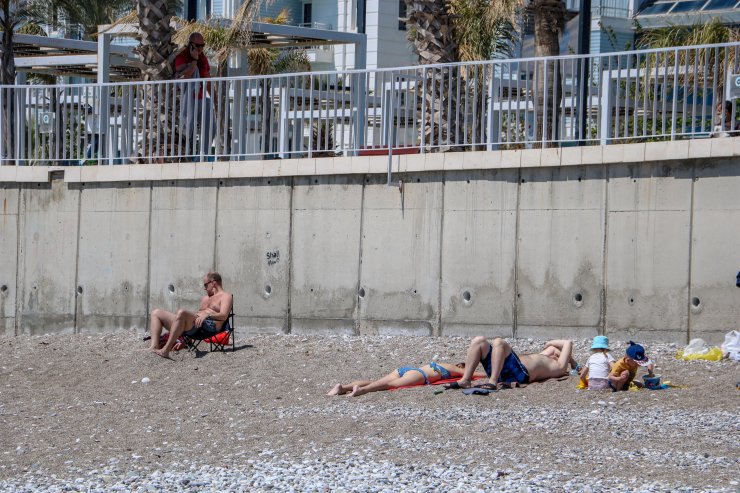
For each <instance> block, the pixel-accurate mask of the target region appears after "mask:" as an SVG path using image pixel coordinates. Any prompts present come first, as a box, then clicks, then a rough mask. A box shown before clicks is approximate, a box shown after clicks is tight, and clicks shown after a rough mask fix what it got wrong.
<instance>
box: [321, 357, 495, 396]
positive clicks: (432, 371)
mask: <svg viewBox="0 0 740 493" xmlns="http://www.w3.org/2000/svg"><path fill="white" fill-rule="evenodd" d="M464 372H465V363H458V364H457V365H451V364H449V363H437V362H435V361H432V362H431V363H429V364H428V365H424V366H422V367H419V368H417V367H415V366H402V367H401V368H399V369H397V370H393V371H392V372H390V373H389V374H388V375H386V376H384V377H383V378H381V379H379V380H375V381H374V382H373V381H370V380H355V381H354V382H352V383H348V384H346V385H342V384H341V383H338V384H336V385H335V386H334V387H332V389H331V390H330V391H329V392H328V393H327V394H326V395H343V394H346V393H347V392H351V393H350V394H349V395H351V396H353V397H357V396H360V395H362V394H367V393H368V392H377V391H379V390H388V389H397V388H399V387H405V386H408V385H420V384H424V385H429V384H432V383H434V382H436V381H438V380H448V379H450V378H460V377H461V376H462V375H463V373H464ZM474 376H475V377H485V376H486V374H485V373H484V372H482V371H477V372H475V373H474Z"/></svg>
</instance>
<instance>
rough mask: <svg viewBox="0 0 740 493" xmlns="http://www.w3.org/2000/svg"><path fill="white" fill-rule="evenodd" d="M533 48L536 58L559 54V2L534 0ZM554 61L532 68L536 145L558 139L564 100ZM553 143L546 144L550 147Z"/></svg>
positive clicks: (562, 13)
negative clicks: (535, 106)
mask: <svg viewBox="0 0 740 493" xmlns="http://www.w3.org/2000/svg"><path fill="white" fill-rule="evenodd" d="M531 8H533V9H534V23H535V26H534V46H535V56H537V57H554V56H558V55H559V54H560V34H561V33H562V31H563V28H564V27H565V4H564V3H563V2H562V1H560V0H534V2H533V3H532V6H531ZM557 64H558V62H557V61H556V60H549V61H547V62H545V61H539V62H537V65H536V68H535V78H536V81H537V84H536V91H537V94H536V101H537V110H536V111H537V118H536V119H535V132H536V133H535V135H536V140H537V142H542V141H543V139H544V140H547V139H551V138H552V137H553V136H554V137H555V138H556V139H557V138H558V135H559V134H558V128H557V125H558V121H559V113H560V102H561V100H562V97H563V91H562V84H561V79H562V76H561V72H560V70H556V66H557ZM551 145H552V144H547V143H546V144H545V145H543V147H546V146H547V147H549V146H551Z"/></svg>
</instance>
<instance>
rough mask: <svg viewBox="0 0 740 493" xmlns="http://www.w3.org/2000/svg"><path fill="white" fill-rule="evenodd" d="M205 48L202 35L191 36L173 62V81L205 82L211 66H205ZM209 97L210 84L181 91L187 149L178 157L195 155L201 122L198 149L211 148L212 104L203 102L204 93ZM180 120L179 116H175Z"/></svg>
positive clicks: (207, 149) (200, 84)
mask: <svg viewBox="0 0 740 493" xmlns="http://www.w3.org/2000/svg"><path fill="white" fill-rule="evenodd" d="M205 46H206V42H205V39H204V38H203V35H202V34H201V33H198V32H194V33H192V34H191V35H190V37H189V38H188V44H187V46H185V47H184V48H183V49H182V50H180V52H179V53H178V54H177V56H176V57H175V62H174V67H173V69H174V78H175V79H205V78H208V77H210V75H211V65H210V64H209V63H208V57H207V56H206V55H205V53H204V49H205ZM203 86H205V89H206V90H207V91H208V93H209V94H210V92H211V83H210V82H205V83H202V82H198V83H195V84H187V85H186V86H185V87H184V90H185V94H183V96H184V97H183V98H182V101H183V104H184V107H183V115H182V116H184V118H181V120H182V121H183V124H181V126H182V127H184V131H185V132H186V135H185V136H183V137H182V144H183V146H184V145H185V142H186V141H187V142H188V146H187V149H183V148H182V147H181V148H180V149H178V150H177V153H178V154H183V153H184V154H190V155H192V154H194V152H195V142H194V140H195V136H196V135H197V134H196V133H195V130H196V128H198V127H199V126H200V123H201V122H203V128H202V129H201V130H202V132H201V134H200V141H201V146H203V145H204V144H205V153H206V154H208V151H209V149H210V147H211V141H212V140H213V135H212V134H211V104H210V99H208V98H205V100H204V97H203V96H204V95H203V89H204V87H203ZM178 117H180V115H178Z"/></svg>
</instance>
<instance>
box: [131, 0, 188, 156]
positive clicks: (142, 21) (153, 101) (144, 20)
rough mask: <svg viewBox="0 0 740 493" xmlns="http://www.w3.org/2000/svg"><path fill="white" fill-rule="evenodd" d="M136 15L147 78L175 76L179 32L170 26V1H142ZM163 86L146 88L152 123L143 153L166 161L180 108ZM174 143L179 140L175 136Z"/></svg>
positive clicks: (148, 129)
mask: <svg viewBox="0 0 740 493" xmlns="http://www.w3.org/2000/svg"><path fill="white" fill-rule="evenodd" d="M136 14H137V16H138V18H139V26H140V28H139V29H140V34H141V45H140V46H139V49H138V51H139V56H140V57H141V60H142V62H143V63H144V80H154V81H157V80H168V79H171V78H172V75H173V71H172V63H173V61H174V59H175V50H176V48H177V46H176V45H175V44H174V43H173V42H172V36H173V35H174V33H175V31H174V29H173V28H172V26H171V25H170V19H171V18H172V13H170V12H169V11H168V7H167V1H166V0H138V4H137V9H136ZM165 87H166V86H163V85H159V84H157V85H154V84H153V85H150V86H148V87H147V89H146V91H147V92H146V96H145V101H146V103H145V111H146V112H147V115H149V116H148V117H147V118H145V121H146V122H147V124H148V125H149V128H147V130H146V135H147V136H146V139H144V142H143V149H140V153H141V154H143V155H144V156H146V155H147V154H148V152H147V151H148V150H151V151H152V153H153V154H154V155H155V156H160V159H158V160H159V161H164V158H165V157H166V156H169V155H171V153H172V150H173V149H171V146H170V143H171V142H173V139H172V132H174V131H175V130H176V129H177V128H178V126H177V124H176V118H175V117H176V115H177V112H176V108H175V105H174V104H171V105H167V104H166V103H167V99H168V98H167V97H166V94H167V93H168V92H170V91H172V90H174V86H173V87H170V88H169V89H170V91H166V90H165ZM174 142H178V139H177V138H175V139H174Z"/></svg>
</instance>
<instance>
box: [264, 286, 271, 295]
mask: <svg viewBox="0 0 740 493" xmlns="http://www.w3.org/2000/svg"><path fill="white" fill-rule="evenodd" d="M271 294H272V286H270V285H269V284H268V285H267V286H265V296H270V295H271Z"/></svg>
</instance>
